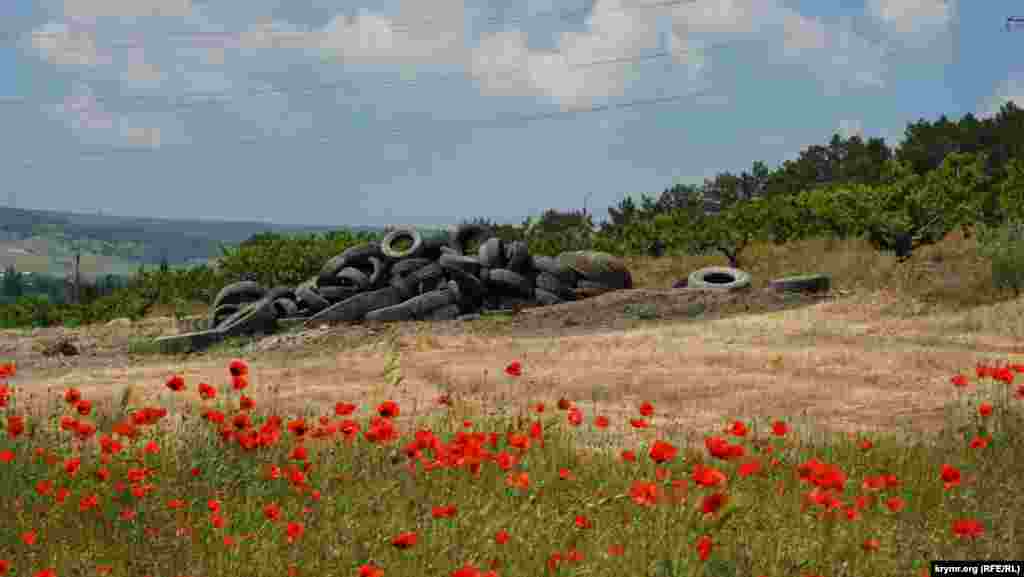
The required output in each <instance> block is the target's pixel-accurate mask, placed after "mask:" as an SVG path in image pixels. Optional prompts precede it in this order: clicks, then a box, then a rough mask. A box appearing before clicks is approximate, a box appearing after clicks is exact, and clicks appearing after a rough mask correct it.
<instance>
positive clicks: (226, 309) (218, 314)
mask: <svg viewBox="0 0 1024 577" xmlns="http://www.w3.org/2000/svg"><path fill="white" fill-rule="evenodd" d="M243 306H244V305H240V304H237V305H236V304H223V305H220V306H219V307H217V308H215V309H213V310H211V311H210V317H209V321H208V323H207V327H208V328H211V329H215V328H217V327H218V326H220V324H221V323H223V322H224V319H226V318H228V317H230V316H231V315H233V314H235V313H237V312H238V311H240V310H242V307H243Z"/></svg>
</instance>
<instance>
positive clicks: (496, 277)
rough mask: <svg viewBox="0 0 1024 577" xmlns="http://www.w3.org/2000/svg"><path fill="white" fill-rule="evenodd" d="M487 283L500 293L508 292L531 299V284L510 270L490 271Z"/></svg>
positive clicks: (497, 269) (525, 278)
mask: <svg viewBox="0 0 1024 577" xmlns="http://www.w3.org/2000/svg"><path fill="white" fill-rule="evenodd" d="M487 283H488V284H489V285H491V286H494V287H497V288H498V289H499V291H501V292H509V293H511V294H515V295H518V296H521V297H524V298H533V283H532V282H530V279H529V278H527V277H525V276H523V275H521V274H519V273H517V272H515V271H512V270H508V269H504V268H496V269H491V274H490V275H488V277H487Z"/></svg>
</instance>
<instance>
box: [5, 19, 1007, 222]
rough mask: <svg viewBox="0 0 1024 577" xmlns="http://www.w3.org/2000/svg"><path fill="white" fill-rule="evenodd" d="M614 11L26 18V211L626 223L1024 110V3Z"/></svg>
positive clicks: (12, 54) (20, 188)
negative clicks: (759, 178) (546, 214)
mask: <svg viewBox="0 0 1024 577" xmlns="http://www.w3.org/2000/svg"><path fill="white" fill-rule="evenodd" d="M592 2H593V0H525V1H522V2H515V3H512V4H515V5H516V8H505V7H503V6H507V5H508V4H509V3H508V2H497V1H493V0H430V1H424V0H406V1H402V0H397V1H396V0H378V1H376V2H373V3H372V4H371V5H370V6H366V5H357V4H353V3H350V2H348V1H346V0H218V1H217V2H212V1H206V0H3V1H0V175H2V179H0V182H2V185H0V204H7V203H9V202H14V203H15V204H16V206H19V207H23V208H43V209H59V210H70V211H75V212H91V213H95V212H96V211H98V210H101V211H103V212H104V213H106V214H120V215H129V216H131V215H138V216H157V217H167V218H176V217H189V218H193V217H199V218H216V219H228V220H264V221H271V222H277V223H283V224H314V225H343V224H367V225H383V224H398V223H403V224H446V223H452V222H457V221H459V220H461V219H463V218H474V217H478V216H485V217H488V218H492V219H495V220H497V221H499V222H521V221H522V220H523V219H524V218H526V217H528V216H533V215H537V214H539V213H540V212H542V211H543V210H545V209H548V208H556V209H561V210H564V209H570V208H573V209H574V208H581V207H582V206H583V205H584V203H586V204H587V207H588V208H589V209H590V210H591V211H593V212H594V213H595V218H596V219H597V220H602V219H604V218H605V217H606V208H607V207H608V206H610V205H615V204H617V203H618V202H619V201H620V200H621V199H622V198H623V197H624V196H625V195H627V194H631V195H636V196H638V195H639V193H644V192H646V193H652V194H657V193H659V192H660V191H661V190H663V189H664V188H666V187H669V186H671V185H672V184H673V183H676V182H686V183H699V182H701V181H702V180H703V178H704V177H710V176H713V175H714V174H715V173H716V172H719V171H724V170H731V171H734V172H738V171H741V170H744V169H748V168H749V167H750V165H751V163H752V162H753V161H755V160H762V161H764V162H766V163H768V165H769V166H770V167H775V166H776V165H778V164H779V163H780V162H782V161H783V160H785V159H791V158H794V157H795V156H796V154H797V153H798V152H799V150H800V149H802V148H804V147H806V146H809V145H811V144H822V143H824V142H825V141H827V140H828V138H829V137H830V136H831V134H832V133H834V132H840V133H841V134H848V133H861V134H863V135H865V136H883V137H885V138H886V141H887V142H888V143H890V144H891V145H893V144H896V143H897V142H898V141H899V140H900V138H901V137H902V133H903V129H904V127H905V126H906V124H907V122H910V121H913V120H916V119H918V118H927V119H929V120H934V119H936V118H938V116H939V115H940V114H943V113H945V114H947V115H949V116H950V117H951V118H959V117H960V116H961V115H963V114H966V113H968V112H974V113H975V114H980V115H987V114H990V113H992V112H993V111H994V110H997V109H998V108H999V105H1000V104H1001V103H1003V102H1006V101H1007V100H1015V101H1016V102H1017V103H1018V104H1021V105H1024V64H1022V63H1021V61H1020V58H1019V55H1020V54H1022V53H1024V26H1022V27H1021V28H1018V29H1016V30H1013V31H1007V30H1006V28H1005V24H1006V18H1007V16H1014V15H1017V16H1024V7H1022V6H1021V5H1020V3H1019V2H1017V1H1012V0H983V1H982V0H975V1H973V2H970V3H969V4H968V3H966V2H958V1H957V0H814V1H811V0H675V1H666V0H597V1H596V2H593V3H592ZM367 4H370V3H367ZM1015 10H1016V12H1015ZM1015 55H1016V57H1015Z"/></svg>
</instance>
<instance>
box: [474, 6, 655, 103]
mask: <svg viewBox="0 0 1024 577" xmlns="http://www.w3.org/2000/svg"><path fill="white" fill-rule="evenodd" d="M656 23H657V15H656V14H655V13H654V12H653V11H652V10H637V9H629V8H623V7H622V5H621V4H620V2H619V0H611V1H607V0H605V1H599V2H597V3H596V4H595V5H594V8H593V11H592V12H591V14H590V18H589V20H588V23H587V24H588V30H587V31H586V32H563V33H562V34H561V36H560V37H559V40H558V48H557V50H555V51H548V50H533V49H530V48H529V47H528V46H527V36H526V33H525V32H523V31H521V30H516V31H502V32H498V33H496V34H491V35H487V36H485V37H484V38H483V39H482V40H481V41H480V44H479V46H478V47H477V48H475V49H474V50H473V53H472V60H471V64H470V71H471V74H472V75H473V77H474V78H476V79H477V80H478V83H479V85H480V90H481V92H482V93H483V94H485V95H507V96H522V95H538V96H548V97H550V98H552V99H553V100H555V101H556V102H558V103H559V104H560V105H561V107H562V109H573V108H581V107H587V106H590V105H591V104H592V102H593V100H595V99H600V98H606V97H610V96H620V95H622V94H623V92H624V91H625V87H626V85H627V84H628V83H629V80H630V72H629V68H628V65H624V64H597V65H593V66H581V65H586V64H589V63H593V62H598V61H602V60H617V59H622V58H627V59H628V58H634V57H637V56H639V55H641V54H643V53H644V51H648V50H652V49H654V48H656V47H657V45H658V41H657V40H658V39H657V34H656V29H655V25H656Z"/></svg>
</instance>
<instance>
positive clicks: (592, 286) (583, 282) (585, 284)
mask: <svg viewBox="0 0 1024 577" xmlns="http://www.w3.org/2000/svg"><path fill="white" fill-rule="evenodd" d="M576 288H581V289H589V290H603V291H605V292H611V291H614V290H619V289H618V288H617V287H614V286H608V285H606V284H604V283H600V282H594V281H592V280H587V279H580V280H579V282H577V283H576Z"/></svg>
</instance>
